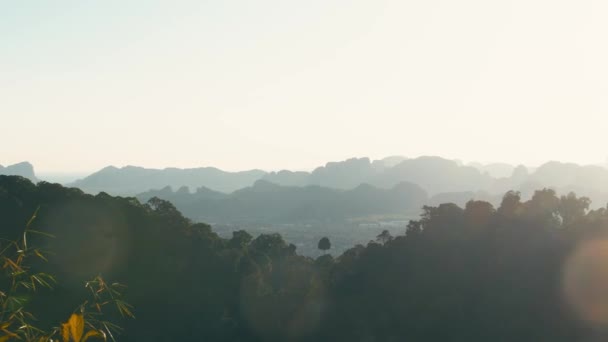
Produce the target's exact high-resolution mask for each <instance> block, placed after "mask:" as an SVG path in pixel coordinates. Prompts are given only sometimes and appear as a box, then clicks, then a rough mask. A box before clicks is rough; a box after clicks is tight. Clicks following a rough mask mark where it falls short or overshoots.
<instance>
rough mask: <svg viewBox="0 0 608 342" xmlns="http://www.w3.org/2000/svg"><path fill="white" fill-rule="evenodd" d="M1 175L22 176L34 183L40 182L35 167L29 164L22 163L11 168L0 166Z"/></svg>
mask: <svg viewBox="0 0 608 342" xmlns="http://www.w3.org/2000/svg"><path fill="white" fill-rule="evenodd" d="M0 175H5V176H21V177H25V178H27V179H29V180H31V181H33V182H37V181H38V178H36V173H35V172H34V166H33V165H32V164H30V163H29V162H21V163H17V164H13V165H9V166H2V165H0Z"/></svg>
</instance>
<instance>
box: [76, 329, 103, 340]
mask: <svg viewBox="0 0 608 342" xmlns="http://www.w3.org/2000/svg"><path fill="white" fill-rule="evenodd" d="M92 337H99V338H101V339H103V340H104V341H105V340H106V335H104V334H103V333H101V332H99V331H97V330H89V331H88V332H87V333H86V334H85V335H84V337H83V338H82V342H86V341H87V340H88V339H89V338H92Z"/></svg>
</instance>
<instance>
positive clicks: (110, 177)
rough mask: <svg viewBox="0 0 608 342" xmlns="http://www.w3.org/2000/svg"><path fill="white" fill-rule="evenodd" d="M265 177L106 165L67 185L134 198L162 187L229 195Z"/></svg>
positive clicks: (256, 173) (213, 170)
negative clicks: (133, 196)
mask: <svg viewBox="0 0 608 342" xmlns="http://www.w3.org/2000/svg"><path fill="white" fill-rule="evenodd" d="M264 174H265V172H264V171H261V170H250V171H242V172H226V171H222V170H220V169H216V168H213V167H204V168H192V169H178V168H166V169H162V170H160V169H147V168H143V167H136V166H126V167H122V168H116V167H114V166H108V167H106V168H104V169H102V170H100V171H98V172H95V173H93V174H92V175H90V176H88V177H86V178H84V179H81V180H78V181H75V182H73V183H71V184H69V186H73V187H78V188H80V189H82V190H83V191H85V192H88V193H97V192H101V191H104V192H107V193H109V194H113V195H134V194H137V193H140V192H144V191H148V190H150V189H155V188H162V187H165V186H171V187H175V188H178V187H181V186H187V187H190V188H198V187H201V186H207V187H209V188H213V190H216V191H222V192H232V191H234V190H237V189H241V188H244V187H246V186H249V185H251V184H253V183H254V182H255V181H256V180H258V179H260V178H261V177H262V176H263V175H264Z"/></svg>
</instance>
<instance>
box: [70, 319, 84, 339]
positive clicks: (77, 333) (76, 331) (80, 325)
mask: <svg viewBox="0 0 608 342" xmlns="http://www.w3.org/2000/svg"><path fill="white" fill-rule="evenodd" d="M68 324H69V326H70V334H71V335H72V338H73V339H74V342H80V339H81V338H82V333H83V332H84V317H82V315H81V314H72V316H71V317H70V319H69V320H68Z"/></svg>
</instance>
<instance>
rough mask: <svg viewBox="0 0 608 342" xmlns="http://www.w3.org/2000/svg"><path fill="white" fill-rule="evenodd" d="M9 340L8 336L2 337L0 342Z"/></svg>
mask: <svg viewBox="0 0 608 342" xmlns="http://www.w3.org/2000/svg"><path fill="white" fill-rule="evenodd" d="M9 338H10V336H8V335H7V336H2V337H0V342H6V341H8V339H9Z"/></svg>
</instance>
